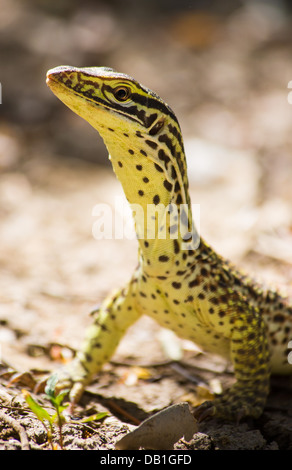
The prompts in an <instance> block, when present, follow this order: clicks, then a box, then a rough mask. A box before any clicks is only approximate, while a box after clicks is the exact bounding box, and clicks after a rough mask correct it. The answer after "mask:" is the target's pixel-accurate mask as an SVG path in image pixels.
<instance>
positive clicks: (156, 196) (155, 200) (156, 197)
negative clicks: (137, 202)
mask: <svg viewBox="0 0 292 470" xmlns="http://www.w3.org/2000/svg"><path fill="white" fill-rule="evenodd" d="M153 203H154V204H155V205H157V204H159V203H160V197H159V196H158V194H156V195H155V196H154V197H153Z"/></svg>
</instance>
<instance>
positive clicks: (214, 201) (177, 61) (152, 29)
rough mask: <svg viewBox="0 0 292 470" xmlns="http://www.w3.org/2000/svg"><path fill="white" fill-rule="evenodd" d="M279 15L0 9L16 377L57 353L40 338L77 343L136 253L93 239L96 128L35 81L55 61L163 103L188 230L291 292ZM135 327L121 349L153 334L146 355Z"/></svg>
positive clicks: (2, 159)
mask: <svg viewBox="0 0 292 470" xmlns="http://www.w3.org/2000/svg"><path fill="white" fill-rule="evenodd" d="M291 13H292V8H291V2H290V1H288V0H287V1H284V0H282V1H281V0H274V1H273V0H270V1H264V0H262V1H260V0H250V1H237V0H232V1H231V0H225V1H223V0H222V1H220V2H218V1H215V0H209V1H201V0H197V1H196V0H180V1H175V0H140V1H139V2H137V1H135V0H123V1H122V2H121V1H119V0H104V1H102V0H85V1H82V2H80V1H77V0H62V1H59V0H58V1H57V0H0V82H1V90H2V103H1V105H0V172H1V175H0V220H1V223H0V325H1V330H0V344H1V355H2V356H1V357H2V360H5V361H6V363H8V364H11V365H12V366H13V367H15V368H16V369H21V368H22V369H27V368H28V367H32V366H34V367H35V366H36V365H38V366H39V365H40V364H45V365H48V364H49V362H48V361H50V360H51V359H52V358H55V359H56V358H57V359H60V357H59V354H60V351H59V350H58V349H57V353H56V350H54V351H55V353H53V352H52V349H51V348H49V352H50V354H49V356H48V355H47V351H48V345H49V344H51V343H54V344H55V343H58V342H59V343H60V342H62V343H64V344H67V345H69V346H70V347H72V348H75V347H77V346H78V345H79V342H80V340H81V338H82V336H83V328H84V326H85V325H87V324H88V323H89V322H90V319H89V317H88V311H89V310H90V308H91V307H92V306H93V305H94V304H95V303H98V302H99V301H100V300H102V298H103V297H104V296H105V295H106V294H107V293H108V292H109V291H110V290H111V289H112V288H115V287H118V286H120V285H121V284H122V283H123V282H124V279H126V278H127V277H128V276H130V275H131V272H132V270H133V268H134V267H135V265H136V260H137V259H136V256H137V254H136V242H135V240H134V241H133V240H132V241H129V240H99V241H97V240H94V238H93V236H92V225H93V222H94V218H93V216H92V209H93V207H94V206H95V204H97V203H99V202H101V203H108V204H111V205H114V201H115V197H116V196H118V195H121V194H122V191H121V187H120V185H119V183H118V182H117V181H116V179H115V176H114V175H113V173H112V170H111V167H110V165H109V163H108V159H107V152H106V149H105V147H104V145H103V142H102V140H101V139H100V137H99V136H98V134H97V133H96V131H94V130H93V129H91V128H90V126H89V125H88V124H87V123H85V122H84V121H82V119H80V118H78V117H77V116H75V115H74V114H73V113H72V112H71V111H69V110H68V109H67V108H65V106H64V105H63V104H62V103H61V102H59V101H58V100H57V99H56V97H55V96H53V94H52V93H51V92H50V90H49V89H48V88H47V87H46V83H45V75H46V71H47V70H48V69H50V68H52V67H55V66H57V65H66V64H69V65H74V66H78V67H81V66H94V65H96V66H101V65H103V66H109V67H112V68H114V69H116V70H118V71H120V72H125V73H127V74H129V75H131V76H133V77H135V78H136V79H137V80H138V81H140V82H141V83H143V84H144V85H146V86H147V87H149V88H151V89H153V90H155V91H156V92H157V93H158V94H159V95H160V96H161V97H162V98H163V99H164V100H165V101H167V102H168V104H169V105H170V106H171V107H172V108H173V110H174V111H175V113H176V115H177V117H178V119H179V121H180V124H181V128H182V131H183V135H184V139H185V147H186V152H187V159H188V166H189V178H190V188H191V196H192V202H193V203H194V204H200V207H201V211H200V230H201V233H202V235H203V236H204V238H205V239H207V240H208V242H209V243H210V244H211V245H212V246H213V247H214V248H215V249H216V250H217V251H219V252H220V253H221V254H223V255H225V256H227V257H228V258H231V259H232V260H233V261H235V262H237V263H239V264H240V265H241V266H243V267H244V268H248V269H249V271H251V272H252V274H254V275H256V276H258V277H260V279H263V280H264V281H267V282H275V283H276V284H278V285H280V286H282V287H284V288H287V289H288V290H289V288H291V280H292V243H291V241H292V214H291V207H292V185H291V177H292V157H291V156H292V132H291V129H292V104H289V102H288V93H289V88H288V83H289V82H290V81H291V80H292V28H291V26H292V23H291ZM291 93H292V89H291ZM290 102H291V103H292V99H291V100H290ZM141 321H144V322H146V324H147V325H146V327H145V328H143V329H141V328H139V327H138V329H137V328H136V329H134V330H131V332H132V333H131V332H130V333H129V334H132V336H131V341H130V345H129V342H128V343H127V340H126V339H125V342H123V345H124V346H123V345H121V347H120V349H119V351H120V354H122V353H123V351H124V353H125V354H130V353H131V351H132V354H136V355H137V354H140V351H141V356H142V355H143V348H142V346H141V344H142V343H143V344H145V345H146V346H145V347H146V348H147V340H149V341H150V340H151V348H152V349H151V350H152V351H153V357H155V354H156V350H155V347H154V345H153V338H155V334H156V333H155V332H156V331H157V330H156V329H155V328H156V327H155V326H154V325H153V324H152V322H151V321H150V320H149V321H148V320H144V319H143V320H141ZM147 322H148V323H147ZM133 331H134V333H133ZM149 332H150V333H151V334H149ZM142 340H143V341H142ZM123 347H124V349H123ZM129 351H130V352H129ZM144 352H145V351H144ZM54 354H55V356H54ZM147 354H148V356H147V357H148V359H149V344H148V353H147ZM157 354H158V355H159V354H161V350H160V349H159V347H158V348H157Z"/></svg>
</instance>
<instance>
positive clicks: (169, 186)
mask: <svg viewBox="0 0 292 470" xmlns="http://www.w3.org/2000/svg"><path fill="white" fill-rule="evenodd" d="M163 186H164V187H165V188H166V189H167V191H171V190H172V184H171V183H170V182H169V181H167V180H164V181H163Z"/></svg>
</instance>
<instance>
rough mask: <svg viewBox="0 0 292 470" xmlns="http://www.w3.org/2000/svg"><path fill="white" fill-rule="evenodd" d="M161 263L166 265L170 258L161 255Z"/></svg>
mask: <svg viewBox="0 0 292 470" xmlns="http://www.w3.org/2000/svg"><path fill="white" fill-rule="evenodd" d="M158 259H159V261H161V262H162V263H166V262H167V261H169V257H168V256H165V255H161V256H159V258H158Z"/></svg>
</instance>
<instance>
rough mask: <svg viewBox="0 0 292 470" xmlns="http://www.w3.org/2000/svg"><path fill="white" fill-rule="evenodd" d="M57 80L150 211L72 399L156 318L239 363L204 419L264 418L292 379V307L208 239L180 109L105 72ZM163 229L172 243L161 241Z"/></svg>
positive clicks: (75, 364) (75, 379)
mask: <svg viewBox="0 0 292 470" xmlns="http://www.w3.org/2000/svg"><path fill="white" fill-rule="evenodd" d="M47 83H48V86H49V87H50V88H51V90H52V91H53V93H54V94H55V95H56V96H57V97H58V98H59V99H60V100H61V101H62V102H63V103H65V104H66V105H67V106H68V107H69V108H70V109H72V110H73V111H74V112H75V113H76V114H78V115H79V116H81V117H82V118H84V119H85V120H86V121H88V122H89V123H90V124H91V125H92V126H93V127H94V128H95V129H96V130H97V131H98V132H99V133H100V135H101V136H102V138H103V140H104V142H105V145H106V146H107V149H108V151H109V154H110V159H111V162H112V165H113V169H114V171H115V173H116V175H117V177H118V179H119V181H120V182H121V184H122V186H123V189H124V192H125V194H126V197H127V199H128V201H129V202H130V203H131V204H139V207H142V209H143V210H144V212H143V214H142V215H141V214H136V213H135V214H134V213H133V215H134V218H135V224H136V230H137V234H138V242H139V253H138V256H139V264H138V268H137V269H136V271H135V272H134V274H133V276H132V278H131V279H130V280H129V282H128V283H127V284H126V285H125V286H124V287H123V288H122V289H121V290H120V291H118V292H116V293H114V294H112V295H110V296H109V297H107V298H106V299H105V300H104V302H103V303H102V305H101V306H100V308H99V310H98V311H97V312H95V314H94V321H93V324H92V325H91V327H90V328H89V330H88V332H87V335H86V337H85V341H84V344H83V346H82V348H81V350H80V351H79V352H78V354H77V356H76V358H75V359H74V360H73V361H72V363H71V364H70V365H69V366H68V367H67V369H66V371H65V372H60V375H59V380H60V386H61V387H67V386H68V385H69V386H70V388H71V395H70V398H71V401H72V402H77V401H78V400H79V398H80V396H81V393H82V391H83V390H84V387H85V386H86V384H88V383H89V382H90V381H91V380H92V378H93V377H94V375H96V373H97V372H98V371H99V370H100V369H101V368H102V366H103V364H104V363H105V362H106V361H108V360H109V359H110V357H111V356H112V354H113V352H114V350H115V348H116V346H117V345H118V343H119V341H120V339H121V338H122V336H123V335H124V334H125V332H126V330H127V328H128V327H129V326H130V325H131V324H133V323H134V322H135V321H136V320H137V319H138V318H139V317H140V316H141V315H142V314H147V315H149V316H151V317H152V318H154V319H155V320H156V321H157V322H158V323H159V324H160V325H162V326H163V327H167V328H170V329H172V330H173V331H174V332H175V333H177V335H178V336H180V337H182V338H186V339H188V340H192V341H194V342H195V343H196V344H198V345H199V346H201V347H202V348H203V349H205V350H207V351H210V352H214V353H216V354H221V355H222V356H224V357H229V358H230V359H231V361H232V363H233V365H234V372H235V377H236V382H235V384H234V385H233V386H232V387H231V388H230V389H229V390H227V391H226V392H225V393H224V394H223V396H220V397H218V398H215V400H214V401H211V402H206V403H204V404H203V405H201V406H200V407H198V408H197V409H196V411H195V416H196V417H197V418H199V419H204V418H205V417H206V416H208V415H216V416H218V417H223V418H227V419H237V420H238V419H240V418H242V417H245V416H252V417H255V418H257V417H258V416H260V414H261V413H262V411H263V408H264V405H265V401H266V398H267V394H268V391H269V378H270V373H271V372H276V373H291V372H292V366H291V365H290V364H289V363H288V359H287V358H288V352H289V351H288V350H287V347H288V342H289V340H291V331H292V308H291V306H289V304H288V302H287V300H286V299H285V298H283V297H281V296H280V295H279V294H277V293H276V292H274V291H270V290H268V291H264V290H263V289H262V288H261V287H260V286H259V285H257V284H255V283H254V282H253V281H251V280H249V279H248V278H246V277H244V276H243V275H242V274H241V273H239V272H238V271H236V270H235V269H234V268H233V267H232V266H231V265H230V263H229V262H228V261H226V260H224V259H223V258H222V257H220V256H218V255H217V254H216V253H215V251H214V250H213V249H212V248H210V247H209V246H208V245H207V244H206V243H205V241H204V240H203V239H201V238H199V236H198V234H197V232H196V229H195V227H194V224H193V221H192V212H191V204H190V198H189V194H188V179H187V169H186V160H185V155H184V149H183V141H182V136H181V131H180V127H179V123H178V121H177V118H176V117H175V115H174V113H173V111H172V110H171V109H170V108H169V107H168V105H167V104H166V103H164V102H163V101H162V100H161V98H159V97H158V96H157V95H156V94H154V93H153V92H151V91H150V90H148V89H147V88H145V87H144V86H142V85H140V84H139V83H138V82H137V81H135V80H134V79H132V78H131V77H129V76H127V75H125V74H121V73H117V72H115V71H113V70H112V69H108V68H104V67H92V68H83V69H78V68H75V67H70V66H61V67H57V68H55V69H52V70H50V71H49V72H48V74H47ZM170 204H172V206H171V207H172V209H171V208H170V207H169V205H170ZM149 205H151V207H154V208H155V209H157V213H156V214H155V217H156V221H159V217H161V216H164V217H165V218H164V220H163V223H161V224H160V222H159V223H158V222H157V225H156V228H155V230H154V231H155V235H154V238H153V236H149V233H148V232H147V228H145V227H146V225H145V224H144V225H143V223H144V222H145V221H146V216H145V214H146V213H147V208H148V207H149ZM173 208H174V209H176V210H177V212H176V216H177V217H176V218H175V217H174V218H173V217H172V214H173V212H174V213H175V211H173ZM158 209H159V210H158ZM159 211H160V212H159ZM177 219H178V220H180V222H181V225H180V228H178V222H177ZM162 228H166V237H164V238H161V237H160V236H159V233H160V231H161V230H162ZM152 235H153V234H152Z"/></svg>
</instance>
